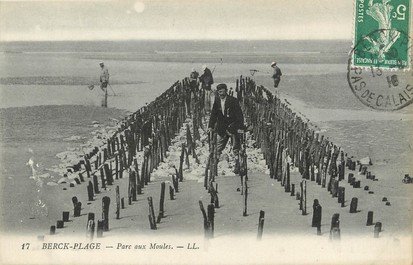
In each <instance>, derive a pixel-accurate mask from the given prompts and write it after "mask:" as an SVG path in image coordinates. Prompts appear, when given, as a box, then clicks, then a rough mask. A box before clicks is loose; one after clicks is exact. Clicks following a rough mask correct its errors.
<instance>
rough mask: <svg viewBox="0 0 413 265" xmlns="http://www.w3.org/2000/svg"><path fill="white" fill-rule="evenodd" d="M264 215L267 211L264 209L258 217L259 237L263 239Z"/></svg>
mask: <svg viewBox="0 0 413 265" xmlns="http://www.w3.org/2000/svg"><path fill="white" fill-rule="evenodd" d="M264 216H265V212H264V211H262V210H261V211H260V217H259V219H258V234H257V239H258V240H261V238H262V233H263V231H264Z"/></svg>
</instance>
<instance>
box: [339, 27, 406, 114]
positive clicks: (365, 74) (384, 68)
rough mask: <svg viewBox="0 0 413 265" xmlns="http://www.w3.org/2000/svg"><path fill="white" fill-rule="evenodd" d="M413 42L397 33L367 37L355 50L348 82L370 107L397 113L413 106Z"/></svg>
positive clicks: (350, 62) (403, 34) (383, 32)
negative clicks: (412, 45)
mask: <svg viewBox="0 0 413 265" xmlns="http://www.w3.org/2000/svg"><path fill="white" fill-rule="evenodd" d="M410 47H411V39H410V37H409V36H408V35H407V34H406V33H404V32H402V31H397V30H395V29H382V30H376V31H373V32H371V33H370V34H368V35H366V36H364V37H363V38H362V39H360V41H359V42H358V43H356V45H355V47H354V48H353V49H352V50H351V52H350V55H349V60H348V68H347V81H348V83H349V85H350V88H351V90H352V92H353V94H354V95H355V96H356V97H357V98H358V99H359V100H360V101H361V102H362V103H363V104H364V105H366V106H368V107H370V108H373V109H376V110H387V111H394V110H399V109H401V108H404V107H406V106H408V105H410V104H411V103H412V102H413V84H412V83H413V82H412V80H413V72H412V69H411V68H410V67H411V65H412V64H411V61H410V60H411V54H410V52H411V49H410Z"/></svg>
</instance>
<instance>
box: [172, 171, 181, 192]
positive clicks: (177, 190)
mask: <svg viewBox="0 0 413 265" xmlns="http://www.w3.org/2000/svg"><path fill="white" fill-rule="evenodd" d="M172 184H173V185H174V190H175V192H179V189H178V188H179V180H178V176H176V175H172Z"/></svg>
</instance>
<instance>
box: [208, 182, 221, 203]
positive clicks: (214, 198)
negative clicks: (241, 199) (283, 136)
mask: <svg viewBox="0 0 413 265" xmlns="http://www.w3.org/2000/svg"><path fill="white" fill-rule="evenodd" d="M209 193H210V194H211V203H213V204H214V206H215V208H219V199H218V194H217V192H216V190H215V188H214V185H213V184H212V182H210V184H209Z"/></svg>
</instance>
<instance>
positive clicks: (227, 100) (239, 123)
mask: <svg viewBox="0 0 413 265" xmlns="http://www.w3.org/2000/svg"><path fill="white" fill-rule="evenodd" d="M227 91H228V90H227V85H225V84H219V85H218V86H217V93H218V96H219V97H216V98H215V101H214V105H213V106H212V111H211V117H210V119H209V124H208V130H209V131H211V130H213V129H214V128H215V125H216V126H217V131H216V132H217V152H218V155H220V154H221V153H222V150H224V148H225V146H226V145H227V143H228V140H229V138H230V137H232V145H233V146H232V147H233V152H234V155H235V157H236V170H237V166H239V160H238V154H239V150H240V148H241V144H240V137H239V134H238V133H237V130H238V129H242V128H244V115H243V114H242V110H241V106H240V104H239V101H238V99H236V98H234V97H231V96H229V95H228V94H227ZM236 173H237V172H236Z"/></svg>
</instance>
